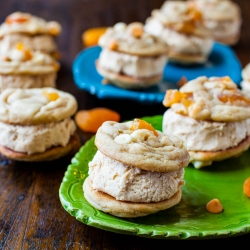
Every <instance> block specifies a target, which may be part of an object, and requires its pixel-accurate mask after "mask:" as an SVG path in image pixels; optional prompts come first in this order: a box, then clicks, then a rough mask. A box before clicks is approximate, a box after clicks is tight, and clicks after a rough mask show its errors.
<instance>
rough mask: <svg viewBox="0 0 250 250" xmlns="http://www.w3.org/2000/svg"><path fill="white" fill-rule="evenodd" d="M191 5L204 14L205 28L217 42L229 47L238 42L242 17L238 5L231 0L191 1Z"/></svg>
mask: <svg viewBox="0 0 250 250" xmlns="http://www.w3.org/2000/svg"><path fill="white" fill-rule="evenodd" d="M189 3H190V4H192V5H193V6H194V8H196V9H197V10H199V11H201V12H202V19H203V23H204V26H205V27H206V28H208V29H209V30H210V31H211V33H212V36H213V38H214V40H215V41H218V42H220V43H224V44H227V45H234V44H236V43H237V42H238V40H239V38H240V28H241V24H242V17H241V10H240V7H239V6H238V4H237V3H235V2H234V1H231V0H189Z"/></svg>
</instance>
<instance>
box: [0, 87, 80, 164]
mask: <svg viewBox="0 0 250 250" xmlns="http://www.w3.org/2000/svg"><path fill="white" fill-rule="evenodd" d="M76 110H77V102H76V99H75V98H74V97H73V96H72V95H71V94H69V93H67V92H63V91H60V90H57V89H54V88H32V89H16V88H9V89H6V90H4V91H3V92H2V93H1V94H0V113H1V115H0V116H1V118H0V152H1V153H2V154H3V155H5V156H7V157H9V158H10V159H13V160H17V161H46V160H53V159H57V158H59V157H61V156H64V155H66V154H69V153H75V152H76V151H77V150H78V149H79V147H80V140H79V137H78V135H77V133H76V125H75V123H74V120H73V119H72V118H71V116H73V115H74V114H75V112H76Z"/></svg>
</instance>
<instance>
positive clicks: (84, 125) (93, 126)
mask: <svg viewBox="0 0 250 250" xmlns="http://www.w3.org/2000/svg"><path fill="white" fill-rule="evenodd" d="M105 121H115V122H119V121H120V114H119V113H118V112H116V111H114V110H111V109H108V108H101V107H99V108H93V109H90V110H79V111H77V112H76V114H75V122H76V125H77V126H78V127H79V128H80V129H81V130H83V131H86V132H91V133H96V132H97V130H98V128H99V127H100V126H101V125H102V123H103V122H105Z"/></svg>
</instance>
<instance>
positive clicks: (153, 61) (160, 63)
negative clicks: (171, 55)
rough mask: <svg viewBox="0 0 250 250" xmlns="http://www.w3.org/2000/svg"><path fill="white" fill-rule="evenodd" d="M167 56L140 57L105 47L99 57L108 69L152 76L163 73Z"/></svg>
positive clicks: (136, 75)
mask: <svg viewBox="0 0 250 250" xmlns="http://www.w3.org/2000/svg"><path fill="white" fill-rule="evenodd" d="M166 62H167V56H166V55H165V54H162V55H159V56H151V57H150V56H148V57H140V56H136V55H129V54H124V53H119V52H116V51H111V50H108V49H105V48H103V50H102V52H101V53H100V57H99V65H100V67H102V68H105V69H106V70H110V71H113V72H117V73H122V74H125V75H129V76H133V77H151V76H154V75H158V74H162V71H163V69H164V67H165V65H166Z"/></svg>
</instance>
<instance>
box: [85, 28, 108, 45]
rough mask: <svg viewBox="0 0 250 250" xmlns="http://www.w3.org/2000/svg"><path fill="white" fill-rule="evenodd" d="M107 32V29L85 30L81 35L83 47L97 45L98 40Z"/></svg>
mask: <svg viewBox="0 0 250 250" xmlns="http://www.w3.org/2000/svg"><path fill="white" fill-rule="evenodd" d="M106 30H107V27H97V28H91V29H87V30H86V31H84V32H83V34H82V41H83V45H84V46H85V47H90V46H94V45H97V44H98V40H99V38H100V36H101V35H103V34H104V33H105V32H106Z"/></svg>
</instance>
